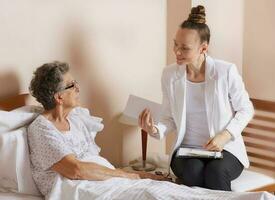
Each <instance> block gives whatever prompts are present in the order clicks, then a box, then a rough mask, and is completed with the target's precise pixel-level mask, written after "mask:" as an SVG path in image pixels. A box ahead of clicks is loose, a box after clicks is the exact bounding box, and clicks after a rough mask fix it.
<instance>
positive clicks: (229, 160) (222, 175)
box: [171, 150, 244, 191]
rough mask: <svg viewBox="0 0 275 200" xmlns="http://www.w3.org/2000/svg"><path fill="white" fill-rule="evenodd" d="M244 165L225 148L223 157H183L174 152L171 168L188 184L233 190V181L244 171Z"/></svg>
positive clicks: (182, 181) (181, 180)
mask: <svg viewBox="0 0 275 200" xmlns="http://www.w3.org/2000/svg"><path fill="white" fill-rule="evenodd" d="M243 168H244V167H243V165H242V164H241V163H240V161H239V160H238V159H237V158H236V157H235V156H233V155H232V154H231V153H230V152H228V151H225V150H223V158H222V159H208V158H183V157H177V156H176V153H174V155H173V157H172V161H171V169H172V170H173V172H174V174H175V175H176V176H177V177H178V178H179V179H180V182H181V183H183V184H184V185H187V186H199V187H204V188H208V189H214V190H225V191H231V181H232V180H234V179H236V178H237V177H238V176H239V175H240V174H241V172H242V171H243Z"/></svg>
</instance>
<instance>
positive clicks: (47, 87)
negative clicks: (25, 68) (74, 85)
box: [29, 61, 69, 110]
mask: <svg viewBox="0 0 275 200" xmlns="http://www.w3.org/2000/svg"><path fill="white" fill-rule="evenodd" d="M68 71H69V65H68V64H67V63H63V62H58V61H55V62H52V63H46V64H44V65H42V66H41V67H38V68H37V69H36V71H35V72H34V73H33V77H32V80H31V83H30V86H29V90H30V93H31V95H32V96H33V97H35V98H36V100H37V101H38V102H39V103H41V104H42V105H43V107H44V109H45V110H50V109H53V108H55V106H56V103H55V100H54V94H55V93H56V92H58V91H59V90H60V89H61V88H62V82H63V75H64V74H65V73H67V72H68Z"/></svg>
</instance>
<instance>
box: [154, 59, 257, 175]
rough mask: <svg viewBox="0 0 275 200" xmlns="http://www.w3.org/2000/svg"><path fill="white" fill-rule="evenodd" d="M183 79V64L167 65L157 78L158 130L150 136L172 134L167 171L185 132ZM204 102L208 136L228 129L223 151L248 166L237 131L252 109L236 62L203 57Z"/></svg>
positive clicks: (241, 128)
mask: <svg viewBox="0 0 275 200" xmlns="http://www.w3.org/2000/svg"><path fill="white" fill-rule="evenodd" d="M186 79H187V75H186V65H178V64H171V65H169V66H167V67H166V68H165V69H164V71H163V74H162V79H161V85H162V93H163V99H162V113H161V117H160V121H159V123H158V124H157V125H156V128H157V129H158V133H157V134H154V135H151V136H153V137H156V138H158V139H162V138H163V137H164V136H165V135H166V134H167V133H169V132H175V133H176V135H177V136H176V140H175V142H174V144H173V149H172V152H171V154H170V158H169V162H168V163H169V167H168V169H169V170H170V162H171V158H172V155H173V153H174V151H175V150H176V149H177V148H178V147H179V146H180V145H181V142H182V141H183V138H184V135H185V132H186ZM187 95H188V94H187ZM205 105H206V114H207V122H208V127H209V133H210V137H214V136H215V135H217V134H219V133H221V132H222V131H224V130H225V129H226V130H228V131H229V132H230V133H231V135H232V139H231V140H230V141H229V142H228V143H227V144H226V145H225V146H224V150H227V151H229V152H230V153H232V154H233V155H234V156H235V157H237V158H238V160H239V161H240V162H241V163H242V164H243V165H244V167H245V168H248V167H249V160H248V157H247V153H246V149H245V145H244V141H243V138H242V135H241V133H242V131H243V129H244V128H245V127H246V126H247V124H248V122H249V121H250V120H251V119H252V117H253V115H254V108H253V104H252V102H251V101H250V99H249V96H248V93H247V91H246V89H245V86H244V83H243V81H242V77H241V76H240V74H239V73H238V70H237V67H236V65H234V64H232V63H229V62H225V61H222V60H217V59H213V58H211V57H210V56H206V65H205ZM198 123H200V122H198Z"/></svg>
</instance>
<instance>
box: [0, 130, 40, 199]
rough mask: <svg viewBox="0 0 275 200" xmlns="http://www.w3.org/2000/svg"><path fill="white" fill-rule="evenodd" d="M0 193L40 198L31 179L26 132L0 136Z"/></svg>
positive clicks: (14, 131) (10, 132)
mask: <svg viewBox="0 0 275 200" xmlns="http://www.w3.org/2000/svg"><path fill="white" fill-rule="evenodd" d="M0 163H1V164H0V191H2V192H10V191H11V192H18V193H24V194H31V195H36V196H41V194H40V192H39V191H38V189H37V188H36V185H35V183H34V181H33V178H32V173H31V167H30V158H29V149H28V143H27V130H26V128H25V127H21V128H19V129H17V130H13V131H8V132H5V133H1V134H0Z"/></svg>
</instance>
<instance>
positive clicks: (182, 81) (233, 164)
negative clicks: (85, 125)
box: [139, 6, 254, 191]
mask: <svg viewBox="0 0 275 200" xmlns="http://www.w3.org/2000/svg"><path fill="white" fill-rule="evenodd" d="M205 22H206V20H205V9H204V7H203V6H197V7H194V8H192V10H191V14H190V15H189V17H188V19H187V20H185V21H184V22H183V23H182V24H181V25H180V27H179V29H178V31H177V33H176V36H175V40H174V42H175V43H174V53H175V55H176V59H177V63H175V64H172V65H170V66H168V67H166V68H165V69H164V71H163V75H162V92H163V105H162V106H163V112H162V117H161V120H160V122H159V123H158V124H156V125H155V124H154V123H153V119H152V116H151V114H150V111H149V110H148V109H145V110H144V111H143V112H142V113H141V114H140V116H139V125H140V127H141V128H142V129H144V130H145V131H147V132H148V133H149V134H150V135H151V136H153V137H156V138H159V139H160V138H163V136H165V135H166V134H167V133H169V132H172V131H173V132H176V134H177V137H176V141H175V143H174V146H173V150H172V153H171V156H170V166H171V169H172V170H173V172H174V174H175V175H176V176H177V177H178V178H179V179H181V181H182V183H183V184H185V185H188V186H200V187H205V188H209V189H216V190H228V191H230V190H231V181H232V180H233V179H235V178H237V177H238V176H239V175H240V174H241V172H242V170H243V168H244V167H248V166H249V161H248V158H247V153H246V150H245V146H244V142H243V138H242V135H241V133H242V131H243V129H244V128H245V126H246V125H247V124H248V122H249V120H250V119H251V118H252V117H253V113H254V109H253V105H252V103H251V101H250V100H249V96H248V93H247V91H246V90H245V87H244V84H243V81H242V78H241V76H240V75H239V73H238V70H237V67H236V66H235V65H234V64H232V63H229V62H225V61H222V60H217V59H213V58H211V57H210V56H208V55H207V54H206V53H207V49H208V45H209V41H210V30H209V27H208V26H207V24H206V23H205ZM184 145H195V146H200V147H202V148H205V149H207V150H210V151H220V152H222V153H223V158H222V159H200V158H182V157H177V155H176V153H177V150H178V149H179V147H181V146H184Z"/></svg>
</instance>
